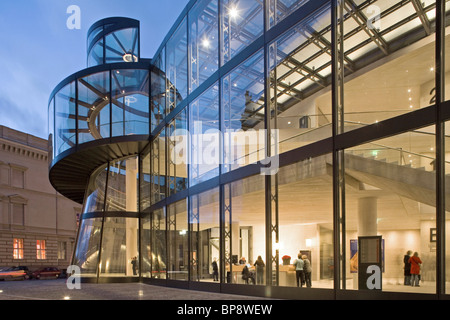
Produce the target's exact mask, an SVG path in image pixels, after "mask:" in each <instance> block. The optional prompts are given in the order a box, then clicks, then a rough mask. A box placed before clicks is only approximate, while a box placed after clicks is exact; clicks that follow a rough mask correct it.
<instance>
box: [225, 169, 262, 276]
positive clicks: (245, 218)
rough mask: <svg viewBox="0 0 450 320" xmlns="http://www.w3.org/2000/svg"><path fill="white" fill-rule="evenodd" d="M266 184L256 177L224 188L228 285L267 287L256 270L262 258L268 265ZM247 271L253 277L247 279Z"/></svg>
mask: <svg viewBox="0 0 450 320" xmlns="http://www.w3.org/2000/svg"><path fill="white" fill-rule="evenodd" d="M264 180H265V176H264V175H256V176H252V177H249V178H245V179H243V180H240V181H236V182H233V183H231V184H227V185H225V186H224V197H225V202H224V204H223V205H224V208H225V262H224V265H225V274H226V279H225V281H226V282H227V283H240V284H243V283H257V284H265V280H264V277H263V279H261V276H260V274H257V273H256V271H257V270H256V266H255V262H256V260H257V259H258V257H259V256H261V258H262V260H263V262H264V263H265V264H267V261H265V257H266V231H265V188H264V186H265V183H264ZM245 267H247V269H248V270H249V273H248V274H247V273H245V275H246V276H244V277H243V274H242V273H243V270H244V268H245ZM264 272H265V271H264V270H263V273H264ZM261 280H262V281H261Z"/></svg>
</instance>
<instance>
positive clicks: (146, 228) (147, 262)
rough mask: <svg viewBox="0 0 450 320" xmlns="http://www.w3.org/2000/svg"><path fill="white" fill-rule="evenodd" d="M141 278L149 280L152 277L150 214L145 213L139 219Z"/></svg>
mask: <svg viewBox="0 0 450 320" xmlns="http://www.w3.org/2000/svg"><path fill="white" fill-rule="evenodd" d="M140 222H141V226H140V228H141V242H140V245H141V259H142V263H141V276H142V277H144V278H151V275H152V250H151V249H152V245H151V238H152V229H151V225H152V221H151V214H150V213H148V212H146V213H144V214H143V215H142V218H141V221H140Z"/></svg>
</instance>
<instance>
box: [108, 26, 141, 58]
mask: <svg viewBox="0 0 450 320" xmlns="http://www.w3.org/2000/svg"><path fill="white" fill-rule="evenodd" d="M105 42H106V55H105V60H106V63H115V62H138V61H139V32H138V29H136V28H129V29H122V30H118V31H115V32H112V33H110V34H108V35H107V36H106V40H105Z"/></svg>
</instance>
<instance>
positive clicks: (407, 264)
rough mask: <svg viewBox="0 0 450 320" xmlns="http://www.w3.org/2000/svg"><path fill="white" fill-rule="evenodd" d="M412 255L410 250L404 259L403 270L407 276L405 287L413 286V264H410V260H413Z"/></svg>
mask: <svg viewBox="0 0 450 320" xmlns="http://www.w3.org/2000/svg"><path fill="white" fill-rule="evenodd" d="M411 254H412V251H411V250H408V252H406V254H405V256H404V257H403V264H404V266H403V269H404V275H405V280H404V283H403V284H404V285H405V286H410V285H411V263H410V262H409V258H411Z"/></svg>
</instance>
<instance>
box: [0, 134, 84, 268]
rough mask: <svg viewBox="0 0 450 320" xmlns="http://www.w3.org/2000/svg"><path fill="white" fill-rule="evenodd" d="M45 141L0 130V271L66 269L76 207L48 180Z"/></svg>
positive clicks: (74, 227) (70, 254) (74, 224)
mask: <svg viewBox="0 0 450 320" xmlns="http://www.w3.org/2000/svg"><path fill="white" fill-rule="evenodd" d="M47 150H48V142H47V140H45V139H41V138H38V137H35V136H32V135H29V134H27V133H24V132H19V131H16V130H13V129H10V128H8V127H4V126H0V267H6V266H18V265H20V266H28V267H29V269H30V270H34V269H38V268H40V267H44V266H56V267H59V268H61V269H63V270H64V269H66V268H67V266H68V265H69V264H70V260H71V257H72V250H73V247H74V243H75V240H76V230H77V224H78V218H79V213H80V211H81V206H80V205H79V204H77V203H75V202H73V201H71V200H68V199H67V198H65V197H63V196H62V195H60V194H59V193H57V192H56V191H55V189H54V188H53V187H52V186H51V184H50V182H49V180H48V152H47Z"/></svg>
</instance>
